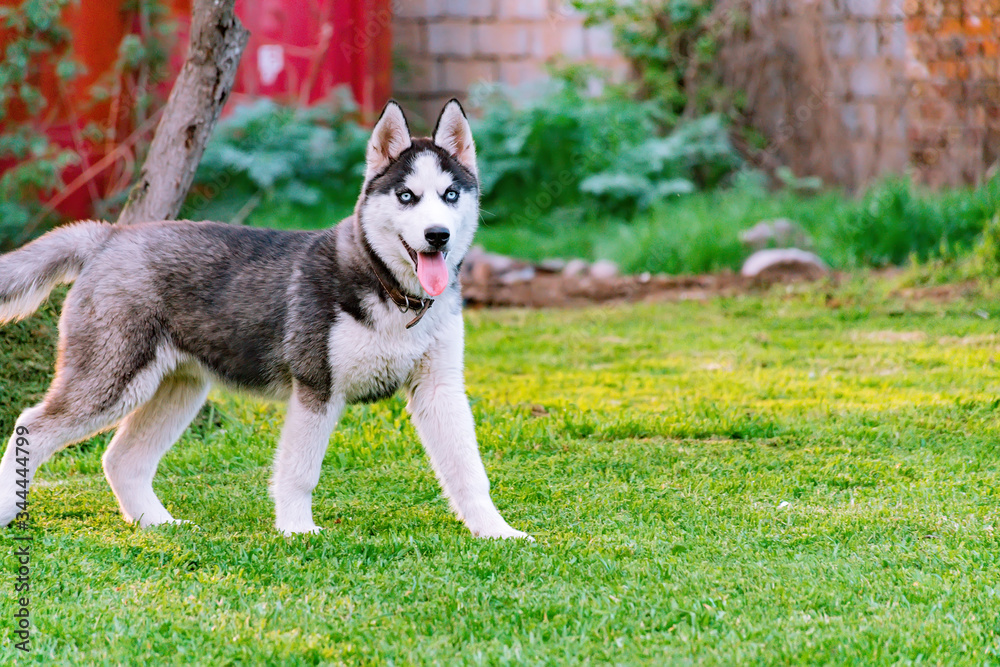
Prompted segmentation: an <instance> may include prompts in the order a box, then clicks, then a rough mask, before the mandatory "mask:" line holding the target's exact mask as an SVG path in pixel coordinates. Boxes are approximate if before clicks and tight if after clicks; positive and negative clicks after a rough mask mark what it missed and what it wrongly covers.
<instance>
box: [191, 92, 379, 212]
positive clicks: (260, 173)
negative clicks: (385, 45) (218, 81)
mask: <svg viewBox="0 0 1000 667" xmlns="http://www.w3.org/2000/svg"><path fill="white" fill-rule="evenodd" d="M356 116H357V107H356V105H355V104H354V102H353V100H352V99H351V97H350V95H349V94H347V95H343V94H342V95H340V97H339V98H338V100H337V103H336V104H327V105H317V106H314V107H309V108H306V109H295V108H292V107H285V106H280V105H278V104H275V103H274V102H273V101H271V100H268V99H262V100H258V101H256V102H254V103H253V104H250V105H246V106H242V107H237V109H236V110H235V111H234V112H233V114H232V115H231V116H229V117H228V118H226V119H224V120H222V121H221V122H220V123H219V126H218V128H217V129H216V131H215V135H214V136H213V137H212V140H211V141H210V142H209V144H208V146H207V147H206V149H205V155H204V157H203V158H202V161H201V165H200V166H199V167H198V172H197V174H196V176H195V183H194V187H193V189H192V192H191V195H190V196H189V197H188V201H187V204H186V206H185V209H184V210H183V211H182V215H183V216H184V217H188V218H194V219H198V218H206V217H212V218H215V219H227V220H228V219H231V218H232V217H233V216H236V215H239V214H240V211H241V210H243V209H244V207H245V206H246V205H247V202H248V201H249V202H251V205H252V204H253V203H256V202H259V201H266V202H274V203H284V204H290V205H292V206H293V207H294V206H301V207H307V208H308V207H314V206H316V205H317V204H319V203H320V202H322V201H326V202H327V203H333V204H335V205H336V204H340V205H342V206H351V205H353V203H354V201H355V200H356V199H357V192H358V183H359V182H360V179H361V178H362V177H363V176H364V155H365V144H366V142H367V140H368V134H369V130H367V129H366V128H364V127H363V126H362V125H360V124H359V123H358V122H357V120H356Z"/></svg>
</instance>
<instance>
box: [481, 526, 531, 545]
mask: <svg viewBox="0 0 1000 667" xmlns="http://www.w3.org/2000/svg"><path fill="white" fill-rule="evenodd" d="M475 535H476V537H482V538H485V539H489V540H525V541H528V542H534V541H535V538H533V537H532V536H531V535H528V534H527V533H525V532H524V531H521V530H514V529H513V528H511V527H510V526H507V525H503V526H496V527H494V528H487V529H485V530H479V531H475Z"/></svg>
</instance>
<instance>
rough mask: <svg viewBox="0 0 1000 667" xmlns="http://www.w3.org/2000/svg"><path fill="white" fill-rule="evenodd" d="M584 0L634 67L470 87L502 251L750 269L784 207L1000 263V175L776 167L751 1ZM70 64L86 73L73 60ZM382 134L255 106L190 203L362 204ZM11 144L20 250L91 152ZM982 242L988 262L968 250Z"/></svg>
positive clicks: (30, 40)
mask: <svg viewBox="0 0 1000 667" xmlns="http://www.w3.org/2000/svg"><path fill="white" fill-rule="evenodd" d="M60 2H64V0H60ZM573 4H574V5H575V6H576V7H577V8H578V9H580V10H582V11H583V12H585V14H586V16H587V21H588V22H590V23H591V24H598V23H600V24H609V25H611V26H612V28H613V33H614V35H615V39H616V47H617V48H618V49H619V51H620V52H622V53H623V54H624V55H625V56H627V58H628V59H629V61H630V63H631V66H632V69H633V72H634V76H633V77H631V78H630V79H629V80H628V81H626V82H620V83H614V82H612V81H610V80H608V78H607V77H606V76H605V75H604V74H603V73H602V72H600V71H598V70H596V69H595V68H594V67H593V66H592V65H571V66H563V67H561V68H557V69H555V70H553V72H552V74H553V76H552V78H551V80H550V81H549V83H547V84H546V85H544V86H535V87H533V88H522V89H516V90H515V89H510V88H505V87H502V86H497V85H480V86H478V87H475V88H474V89H473V90H471V91H470V94H469V99H468V102H467V104H466V107H467V109H468V111H469V112H470V115H471V116H472V120H473V129H474V132H475V136H476V142H477V153H478V156H479V160H480V172H481V175H482V227H481V232H480V236H479V237H478V238H479V242H481V243H483V244H484V245H485V246H486V247H487V249H489V250H494V251H497V252H502V253H505V254H511V255H516V256H520V257H524V258H527V259H535V260H538V259H544V258H548V257H564V258H569V257H582V258H584V259H588V260H593V259H610V260H612V261H614V262H616V263H618V265H619V266H620V268H621V269H622V270H623V271H625V272H641V271H649V272H666V273H698V272H706V271H717V270H722V269H732V270H736V269H738V268H739V266H740V264H741V263H742V261H743V260H744V259H745V258H746V257H747V256H748V255H749V253H750V249H748V248H746V247H744V246H743V245H742V244H741V242H740V240H739V233H740V232H741V231H743V230H745V229H747V228H749V227H751V226H753V225H754V224H755V223H756V222H758V221H760V220H762V219H770V218H778V217H784V218H790V219H792V220H795V221H796V222H798V223H799V224H800V225H801V227H802V228H803V229H804V231H805V232H807V233H808V234H809V235H810V236H811V239H812V249H813V250H814V251H815V252H817V253H818V254H819V255H820V256H821V257H822V258H823V259H824V260H825V261H826V262H828V263H829V264H830V265H831V266H833V267H834V268H852V267H867V266H874V267H881V266H887V265H902V264H907V263H927V264H928V265H933V266H938V267H945V266H949V267H954V266H957V265H959V264H961V266H963V267H964V268H962V271H971V270H973V268H974V267H979V268H978V269H976V270H980V271H981V272H985V273H987V274H990V273H993V274H995V273H1000V271H997V270H994V269H991V268H989V266H992V264H991V263H995V262H996V260H997V256H998V255H997V253H996V252H994V251H993V250H991V248H995V245H996V243H998V242H997V241H996V240H995V239H993V238H992V237H991V236H990V234H992V235H993V236H994V237H995V236H997V232H996V231H995V228H996V222H995V221H996V219H997V215H998V212H1000V178H998V177H997V176H993V177H992V178H991V179H989V180H988V181H987V182H986V183H984V184H983V185H981V186H980V187H978V188H960V189H953V190H946V191H939V192H931V191H925V190H923V189H922V188H920V187H918V186H915V185H912V183H911V180H910V179H909V178H907V177H906V175H901V176H899V177H896V178H893V179H888V180H884V181H882V182H880V183H878V184H876V185H874V186H872V187H871V188H869V189H868V191H866V192H863V193H860V194H848V193H845V192H843V191H840V190H838V189H835V188H829V187H825V186H824V184H823V183H822V181H820V180H819V179H817V178H812V177H810V175H808V174H794V173H792V171H791V170H790V169H788V168H783V167H779V168H777V169H773V170H769V171H763V170H760V169H758V168H756V167H755V165H756V164H758V162H757V161H756V160H755V159H754V155H753V153H754V151H755V150H759V146H756V140H755V139H754V137H753V135H752V132H751V131H750V130H749V129H748V128H746V127H743V126H742V124H741V118H742V113H743V109H742V105H743V101H742V100H741V95H740V92H739V91H733V90H729V89H727V88H726V86H725V85H724V84H723V81H722V78H721V76H720V74H719V72H718V71H717V70H716V67H715V61H716V55H717V52H718V47H719V40H720V39H722V38H723V36H724V35H726V34H728V32H729V31H732V30H739V29H740V27H741V23H742V22H743V21H744V20H745V19H744V17H742V16H741V15H740V13H739V12H732V11H730V12H726V13H724V15H723V18H720V15H719V14H718V13H716V12H714V11H713V8H714V7H715V5H716V3H714V2H699V1H695V0H659V1H656V2H652V1H642V2H634V3H617V2H613V1H611V0H577V1H576V2H574V3H573ZM24 6H25V7H30V8H31V11H30V12H21V13H18V14H17V15H16V16H15V15H14V14H13V13H11V12H5V13H4V14H3V20H4V21H5V24H6V25H7V26H8V27H11V28H12V29H14V30H15V31H16V32H17V33H18V34H19V35H23V36H24V40H22V41H15V42H14V43H13V44H12V46H11V47H9V48H8V59H10V58H11V53H10V51H11V49H14V53H13V56H14V57H19V58H22V59H27V58H29V56H30V55H31V54H30V53H28V52H29V51H31V50H32V49H47V50H48V52H50V53H51V54H53V57H57V58H58V55H59V54H60V53H61V52H62V51H61V49H63V48H64V37H65V35H64V33H63V32H62V31H61V30H60V28H59V26H58V25H57V22H55V19H54V18H53V17H54V16H56V14H54V13H52V12H54V11H55V9H51V8H53V7H57V6H58V3H53V4H51V5H50V4H47V3H39V2H37V1H36V0H29V1H28V2H26V3H25V4H24ZM140 47H141V45H139V46H137V45H135V44H131V46H130V45H127V44H126V45H123V47H122V49H123V51H122V58H123V62H125V63H132V65H131V67H132V69H133V70H135V69H136V68H138V67H140V66H141V65H142V63H146V66H147V67H148V68H151V69H150V71H155V70H156V69H157V63H159V62H161V61H162V57H161V56H162V54H160V55H158V54H157V53H156V52H153V51H149V50H143V49H142V48H140ZM18 49H20V50H21V51H24V53H23V54H22V53H21V51H19V50H18ZM140 52H141V53H140ZM137 53H138V54H139V55H136V54H137ZM26 62H28V61H27V60H26ZM8 69H10V68H8ZM5 71H6V70H5ZM60 71H61V72H62V75H64V76H66V77H67V78H72V77H73V76H74V75H75V71H74V68H73V66H72V64H71V63H69V62H67V63H65V64H64V65H60ZM18 76H19V75H17V73H16V72H7V73H6V74H4V75H3V77H0V109H2V108H3V105H6V104H9V103H10V100H12V99H19V100H20V101H19V102H17V103H19V104H29V105H30V104H31V103H32V99H33V97H34V96H35V93H33V92H32V91H31V89H30V86H28V87H25V84H24V81H23V80H22V79H20V78H18ZM4 77H5V78H4ZM107 89H108V86H107V85H105V86H103V87H102V88H95V95H99V94H100V93H101V91H102V90H107ZM144 113H148V111H147V112H144ZM368 132H369V129H368V128H367V127H366V126H364V125H363V124H362V123H361V120H360V114H359V113H358V109H357V107H356V105H355V104H354V102H353V100H352V99H351V98H350V95H349V94H348V93H341V94H338V95H336V96H335V97H333V98H332V99H329V100H327V101H326V102H325V103H321V104H317V105H314V106H312V107H309V108H297V109H296V108H290V107H283V106H280V105H277V104H275V103H274V102H272V101H269V100H262V101H258V102H255V103H253V104H251V105H249V106H244V107H240V108H237V109H236V110H235V111H234V112H233V113H231V114H230V115H229V116H227V117H226V118H225V119H224V120H223V121H222V122H221V123H220V125H219V127H218V129H217V131H216V134H215V136H214V137H213V139H212V141H211V143H210V144H209V146H208V148H207V150H206V153H205V156H204V160H203V162H202V165H201V167H200V169H199V171H198V174H197V178H196V183H195V186H194V188H193V189H192V192H191V195H190V197H189V199H188V202H187V204H186V206H185V208H184V210H183V211H182V216H183V217H186V218H190V219H215V220H226V221H230V222H234V223H237V224H251V225H260V226H269V227H284V228H319V227H326V226H329V225H332V224H334V223H335V222H337V221H338V220H340V219H342V218H343V217H345V216H347V215H349V214H350V213H351V212H352V210H353V207H354V204H355V202H356V199H357V194H358V189H359V185H360V181H361V178H362V174H363V159H364V146H365V142H366V140H367V136H368ZM0 157H8V158H10V157H14V158H15V159H16V160H18V162H19V169H18V170H11V171H8V172H7V173H6V174H5V175H4V177H3V180H2V181H0V190H2V194H3V203H2V204H0V206H2V207H3V208H2V209H0V243H2V244H5V247H8V248H9V247H12V246H13V245H14V244H17V243H20V242H23V241H24V240H25V239H26V238H27V236H29V235H31V234H33V233H37V232H38V231H41V229H42V228H37V229H36V228H33V227H32V225H31V220H32V219H33V217H32V216H33V215H34V214H35V213H36V211H33V210H32V209H31V207H32V206H35V207H37V206H38V200H39V197H38V193H39V192H40V191H41V190H44V189H46V188H52V187H56V186H57V185H58V183H57V179H58V172H59V169H58V167H59V165H61V164H64V163H65V162H67V161H71V160H73V155H72V154H71V153H67V152H66V151H59V150H57V149H56V148H53V147H52V146H51V145H48V144H46V143H45V140H44V139H37V138H33V137H30V136H28V135H26V134H24V133H23V132H21V130H18V129H17V128H13V129H6V130H5V131H4V134H2V135H0ZM113 209H114V202H109V203H108V205H107V210H109V211H113ZM991 225H992V226H991ZM984 230H985V232H984ZM989 230H993V231H992V232H990V231H989ZM973 254H975V257H977V258H978V259H976V261H975V262H965V263H964V264H963V263H962V262H960V261H959V258H963V257H971V256H972V255H973ZM949 270H950V269H949Z"/></svg>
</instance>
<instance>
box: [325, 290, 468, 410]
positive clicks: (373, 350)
mask: <svg viewBox="0 0 1000 667" xmlns="http://www.w3.org/2000/svg"><path fill="white" fill-rule="evenodd" d="M368 305H369V307H370V308H371V312H372V313H373V326H371V327H369V326H366V325H364V324H362V323H360V322H357V321H356V320H354V319H353V318H350V317H345V318H341V319H340V320H339V321H338V322H337V323H336V324H335V325H334V326H333V327H331V329H330V367H331V372H332V375H333V390H334V393H336V394H339V395H341V396H343V397H344V398H345V399H346V400H347V402H348V403H356V402H364V401H374V400H379V399H382V398H385V397H387V396H390V395H392V394H393V393H395V391H396V390H397V389H399V387H400V386H402V385H403V384H404V383H405V382H406V381H407V379H408V378H409V377H410V375H411V374H412V372H413V369H414V368H415V367H416V364H417V362H418V361H420V359H421V358H422V357H423V356H424V355H425V354H426V353H427V351H428V349H430V347H431V345H432V344H433V343H434V341H435V340H436V339H437V336H438V335H439V333H440V331H441V329H442V327H441V325H442V323H443V320H444V319H445V318H446V317H447V316H448V315H449V313H448V312H447V311H448V310H450V307H449V306H448V305H446V304H445V303H435V304H434V305H433V306H432V307H431V309H430V310H428V311H427V313H426V314H425V315H424V317H423V319H421V320H420V322H418V323H417V324H416V325H415V326H414V327H413V328H411V329H407V328H406V326H405V325H406V322H408V321H409V320H411V319H413V315H412V314H409V313H407V314H403V313H400V312H399V311H398V310H397V309H396V307H395V306H394V305H392V304H391V303H382V302H377V301H374V300H373V301H372V302H371V303H369V304H368ZM435 309H437V310H435Z"/></svg>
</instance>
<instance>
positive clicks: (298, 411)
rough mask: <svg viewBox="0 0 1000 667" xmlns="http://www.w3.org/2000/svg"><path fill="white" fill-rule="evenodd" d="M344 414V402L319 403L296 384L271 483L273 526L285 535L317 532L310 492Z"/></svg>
mask: <svg viewBox="0 0 1000 667" xmlns="http://www.w3.org/2000/svg"><path fill="white" fill-rule="evenodd" d="M343 412H344V401H343V399H341V398H339V397H335V398H334V399H333V400H332V401H322V400H320V399H319V397H318V396H316V394H315V392H313V391H312V390H310V389H308V388H306V387H304V386H302V385H300V384H299V383H298V382H296V383H295V386H294V387H293V389H292V399H291V400H290V401H289V402H288V413H287V415H286V416H285V427H284V429H283V430H282V431H281V441H280V442H279V443H278V451H277V452H276V453H275V457H274V477H273V479H272V480H271V495H272V496H273V497H274V515H275V521H274V525H275V527H276V528H277V529H278V530H279V531H281V532H282V533H284V534H285V535H292V534H295V533H315V532H318V531H319V530H320V528H319V527H318V526H317V525H316V524H315V523H313V517H312V492H313V489H315V488H316V484H318V483H319V473H320V469H321V468H322V466H323V455H324V454H326V448H327V445H329V443H330V434H331V433H332V432H333V428H334V427H335V426H336V425H337V421H338V420H339V419H340V415H341V414H342V413H343Z"/></svg>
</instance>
